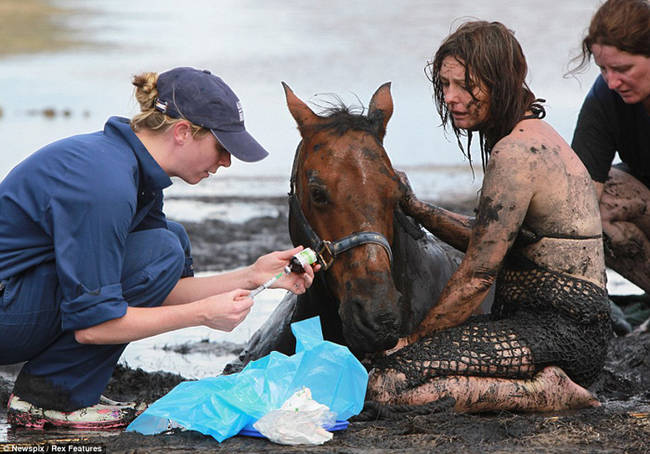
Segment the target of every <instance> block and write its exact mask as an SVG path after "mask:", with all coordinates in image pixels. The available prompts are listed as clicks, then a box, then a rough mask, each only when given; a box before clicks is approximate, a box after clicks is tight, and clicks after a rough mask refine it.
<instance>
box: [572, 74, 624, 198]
mask: <svg viewBox="0 0 650 454" xmlns="http://www.w3.org/2000/svg"><path fill="white" fill-rule="evenodd" d="M617 97H618V94H616V93H615V92H613V91H612V90H610V89H609V87H607V84H606V83H605V81H604V80H603V78H602V76H598V78H597V79H596V81H595V82H594V85H593V86H592V87H591V90H589V93H587V96H586V97H585V100H584V102H583V103H582V107H581V108H580V113H579V115H578V121H577V122H576V127H575V130H574V131H573V139H572V140H571V148H572V149H573V151H574V152H575V153H576V155H578V157H579V158H580V160H581V161H582V163H583V164H584V166H585V167H586V168H587V171H588V172H589V175H591V178H592V180H593V182H594V184H595V186H596V192H597V193H598V198H599V199H600V196H601V195H602V188H603V183H604V182H605V181H606V180H607V176H608V174H609V170H610V168H611V166H612V161H613V160H614V156H615V155H616V148H617V146H616V139H615V137H616V134H617V132H616V131H617V128H618V123H619V121H620V120H619V118H618V114H617V112H618V109H617V108H616V103H615V99H616V98H617Z"/></svg>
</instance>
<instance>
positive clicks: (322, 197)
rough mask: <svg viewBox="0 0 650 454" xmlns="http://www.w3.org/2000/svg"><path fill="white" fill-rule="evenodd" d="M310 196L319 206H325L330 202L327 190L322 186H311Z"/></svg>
mask: <svg viewBox="0 0 650 454" xmlns="http://www.w3.org/2000/svg"><path fill="white" fill-rule="evenodd" d="M309 195H310V197H311V200H312V201H313V202H314V203H315V204H317V205H325V204H326V203H327V202H329V196H328V194H327V190H326V189H325V188H323V187H322V186H311V187H310V188H309Z"/></svg>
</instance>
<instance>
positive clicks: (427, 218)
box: [402, 197, 474, 252]
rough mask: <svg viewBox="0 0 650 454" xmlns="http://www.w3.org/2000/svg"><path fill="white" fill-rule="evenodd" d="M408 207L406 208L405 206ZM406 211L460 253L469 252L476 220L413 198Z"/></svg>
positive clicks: (407, 204)
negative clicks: (468, 248) (468, 247)
mask: <svg viewBox="0 0 650 454" xmlns="http://www.w3.org/2000/svg"><path fill="white" fill-rule="evenodd" d="M405 205H406V206H405ZM402 206H403V207H404V211H406V212H407V213H408V214H409V215H411V216H412V217H413V218H414V219H415V220H416V221H418V222H419V223H420V224H422V226H423V227H424V228H425V229H427V230H428V231H429V232H431V233H433V234H434V235H435V236H437V237H438V238H440V239H441V240H442V241H444V242H445V243H447V244H449V245H450V246H453V247H454V248H456V249H458V250H459V251H462V252H465V251H467V246H468V244H469V238H470V234H471V232H472V225H473V223H474V218H473V217H469V216H464V215H462V214H458V213H454V212H452V211H448V210H445V209H444V208H440V207H438V206H436V205H433V204H430V203H427V202H422V201H421V200H418V199H416V198H415V197H411V198H410V199H409V201H408V203H406V204H404V203H403V204H402Z"/></svg>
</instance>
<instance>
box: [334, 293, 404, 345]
mask: <svg viewBox="0 0 650 454" xmlns="http://www.w3.org/2000/svg"><path fill="white" fill-rule="evenodd" d="M342 306H343V308H344V310H343V311H342V313H341V314H340V315H341V320H342V321H343V325H344V332H345V338H346V341H347V342H348V344H349V345H350V346H351V347H354V350H357V351H363V352H376V351H381V350H386V349H388V348H392V347H393V346H394V345H395V343H396V342H397V339H398V336H399V328H400V317H399V313H398V312H391V311H386V310H385V309H384V308H382V309H381V310H377V304H376V303H375V302H373V301H365V300H362V299H360V298H353V299H351V300H348V301H346V302H345V303H344V304H343V305H342ZM345 309H347V310H345Z"/></svg>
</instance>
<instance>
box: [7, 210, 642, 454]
mask: <svg viewBox="0 0 650 454" xmlns="http://www.w3.org/2000/svg"><path fill="white" fill-rule="evenodd" d="M450 205H451V204H447V207H450V208H454V209H456V210H458V211H461V210H464V211H465V212H467V211H471V207H470V206H468V205H466V204H465V205H460V206H454V207H451V206H450ZM222 224H223V223H217V222H208V223H201V224H196V225H192V224H187V223H186V225H187V226H188V231H189V232H190V237H191V239H192V243H193V248H194V253H195V254H197V253H198V256H197V257H198V260H197V262H198V263H199V266H198V267H197V268H198V269H199V270H204V269H211V270H218V269H225V268H233V267H236V266H240V265H244V264H246V263H250V261H251V260H253V259H254V258H255V257H257V255H259V254H261V253H264V252H267V251H270V250H273V249H276V248H280V247H285V246H288V245H289V244H290V243H289V242H288V241H289V239H288V234H287V233H286V216H285V215H284V214H281V215H280V216H279V217H278V218H277V219H276V218H257V219H253V220H250V221H248V222H247V223H245V225H240V224H237V225H222ZM222 228H223V230H221V232H220V229H222ZM264 229H266V230H264ZM260 231H264V232H265V234H264V235H261V236H259V237H258V236H255V235H256V234H258V233H259V232H260ZM246 232H249V234H248V235H247V233H246ZM230 235H232V236H230ZM218 237H222V238H220V239H219V240H217V239H216V238H218ZM223 237H225V238H228V237H230V238H236V241H235V242H234V246H232V247H231V246H229V245H230V244H231V243H227V242H226V241H224V238H223ZM270 238H271V239H270ZM285 242H286V243H285ZM204 245H209V247H208V246H204ZM204 247H207V251H206V250H203V248H204ZM223 257H228V259H227V260H228V261H227V260H226V259H224V258H223ZM251 257H252V259H251ZM168 348H172V349H175V351H177V352H188V353H189V352H193V351H205V349H212V348H215V349H216V348H219V349H223V351H231V352H235V351H237V349H238V348H240V346H238V345H236V344H227V343H224V344H223V345H221V344H220V345H214V344H211V343H208V342H202V341H199V342H196V343H192V344H183V345H180V346H169V347H168ZM0 369H2V368H0ZM2 372H4V373H2ZM7 372H8V373H7ZM11 372H12V371H11V370H10V368H5V369H4V370H0V435H1V434H2V433H3V431H4V439H5V440H6V441H5V443H9V444H11V445H21V446H34V445H35V444H38V443H48V442H49V443H53V442H55V441H60V440H67V441H70V440H73V441H74V442H76V443H88V444H101V445H103V446H105V447H106V452H110V453H148V452H174V453H185V452H187V453H190V452H196V451H200V452H224V453H238V452H242V453H243V452H264V453H301V452H309V453H363V454H375V453H386V452H396V453H397V452H399V453H408V454H416V453H430V452H435V453H441V454H444V453H459V452H463V453H506V452H517V453H575V452H590V453H643V452H650V333H642V334H636V335H628V336H625V337H617V338H615V339H614V340H613V342H612V343H611V345H610V348H609V352H608V357H607V362H606V366H605V369H604V371H603V372H602V373H601V374H600V376H599V377H598V379H597V380H596V382H595V383H594V384H593V385H592V387H591V388H590V390H591V391H592V392H594V393H595V394H596V395H597V396H598V398H599V400H600V402H601V403H602V406H601V407H598V408H591V409H585V410H579V411H575V412H571V413H553V414H514V413H509V412H502V413H490V414H480V415H463V414H457V413H455V412H454V411H453V410H452V405H451V402H447V401H442V402H438V403H436V404H434V405H429V406H426V407H388V408H383V407H382V408H378V407H374V406H372V405H368V406H366V409H364V412H362V413H361V415H359V416H357V417H354V418H353V419H352V420H351V424H350V426H349V427H348V428H347V429H346V430H343V431H340V432H336V433H335V435H334V438H333V439H332V440H331V441H329V442H327V443H326V444H324V445H322V446H314V447H306V446H293V447H292V446H281V445H277V444H273V443H271V442H269V441H267V440H265V439H259V438H254V437H243V436H241V437H240V436H237V437H233V438H230V439H228V440H225V441H224V442H223V443H218V442H217V441H216V440H214V439H213V438H211V437H209V436H204V435H202V434H200V433H198V432H193V431H181V430H174V431H171V432H169V433H165V434H160V435H155V436H144V435H140V434H137V433H130V432H124V431H122V430H110V431H101V432H99V431H76V430H61V429H46V430H30V429H24V428H23V429H21V428H15V427H11V426H8V425H7V424H6V410H5V408H6V404H7V400H8V398H9V394H10V392H11V389H12V386H13V383H12V380H11V379H10V376H11ZM14 372H15V368H14ZM6 377H9V378H6ZM181 381H183V377H181V376H179V375H175V374H170V373H165V372H157V373H147V372H144V371H142V370H139V369H138V370H133V369H130V368H127V367H124V366H118V367H117V368H116V370H115V373H114V374H113V377H112V378H111V381H110V383H109V385H108V387H107V389H106V392H105V395H107V396H108V397H110V398H112V399H116V400H138V401H145V402H153V401H155V400H156V399H158V398H160V397H162V396H163V395H164V394H166V393H167V392H169V391H170V390H171V389H172V388H173V387H174V386H176V385H177V384H178V383H180V382H181ZM5 447H9V445H5V446H3V444H2V443H0V451H1V450H2V448H5Z"/></svg>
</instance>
